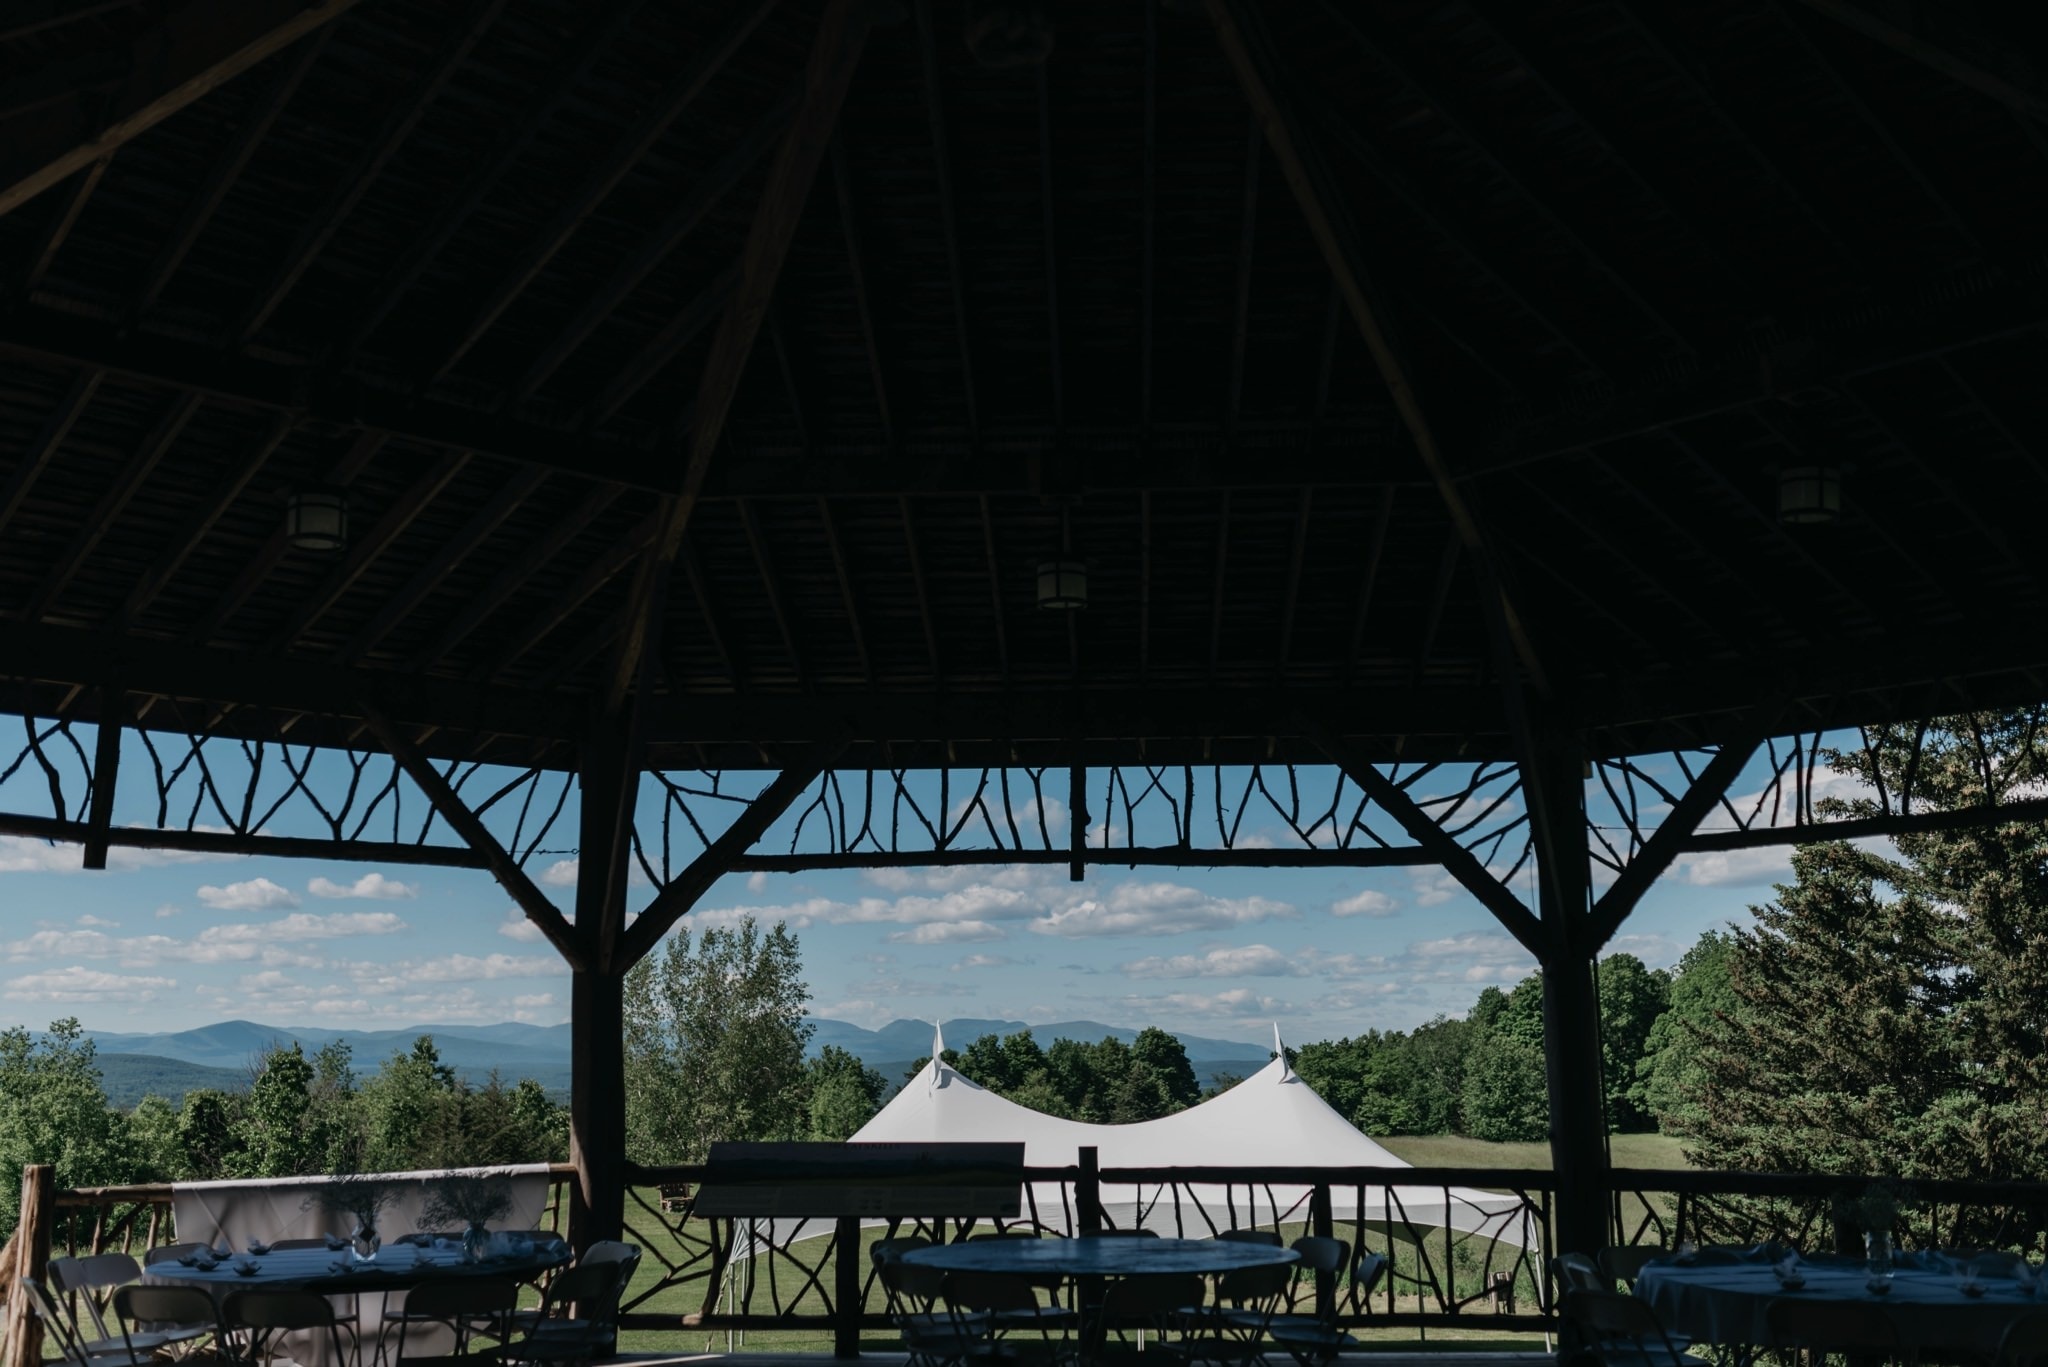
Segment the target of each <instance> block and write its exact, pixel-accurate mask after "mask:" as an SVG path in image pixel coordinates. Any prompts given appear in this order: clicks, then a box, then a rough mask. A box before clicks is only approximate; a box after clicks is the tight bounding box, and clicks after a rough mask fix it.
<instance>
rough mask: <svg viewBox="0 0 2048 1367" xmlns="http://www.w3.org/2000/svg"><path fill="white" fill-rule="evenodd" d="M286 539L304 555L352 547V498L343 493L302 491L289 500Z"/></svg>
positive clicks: (336, 490) (315, 489) (286, 505)
mask: <svg viewBox="0 0 2048 1367" xmlns="http://www.w3.org/2000/svg"><path fill="white" fill-rule="evenodd" d="M284 534H285V539H286V540H287V541H289V542H291V544H292V545H293V546H294V547H296V548H297V549H299V550H302V551H338V550H340V549H341V548H342V547H343V546H345V545H347V544H348V496H347V495H346V494H344V493H342V492H341V490H339V489H321V488H314V489H298V490H295V491H293V493H292V494H291V495H290V497H288V498H287V499H286V500H285V505H284Z"/></svg>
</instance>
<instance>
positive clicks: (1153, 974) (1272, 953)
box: [1117, 945, 1309, 978]
mask: <svg viewBox="0 0 2048 1367" xmlns="http://www.w3.org/2000/svg"><path fill="white" fill-rule="evenodd" d="M1117 968H1118V970H1119V971H1120V972H1121V973H1123V974H1124V976H1125V977H1128V978H1305V977H1307V976H1308V974H1309V968H1308V965H1307V963H1305V962H1304V961H1303V958H1302V956H1300V955H1293V954H1286V953H1283V952H1281V951H1280V950H1277V949H1275V948H1273V947H1272V946H1271V945H1239V946H1235V947H1232V948H1227V949H1212V950H1210V951H1209V952H1208V953H1206V954H1176V955H1173V956H1172V957H1170V958H1167V957H1160V956H1154V957H1151V958H1146V959H1134V960H1132V961H1131V962H1130V963H1126V964H1118V965H1117Z"/></svg>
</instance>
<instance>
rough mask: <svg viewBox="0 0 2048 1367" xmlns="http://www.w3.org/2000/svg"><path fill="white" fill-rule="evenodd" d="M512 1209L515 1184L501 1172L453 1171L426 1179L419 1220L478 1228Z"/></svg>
mask: <svg viewBox="0 0 2048 1367" xmlns="http://www.w3.org/2000/svg"><path fill="white" fill-rule="evenodd" d="M511 1213H512V1184H511V1183H510V1182H509V1181H507V1180H506V1179H505V1177H504V1176H503V1175H501V1174H492V1173H487V1172H451V1173H446V1174H443V1175H442V1176H440V1177H435V1178H431V1179H429V1180H428V1182H427V1199H426V1202H425V1204H424V1205H422V1207H421V1209H420V1222H421V1223H422V1225H424V1226H426V1227H429V1228H437V1227H454V1226H458V1225H459V1226H464V1227H467V1228H472V1229H474V1228H478V1227H481V1226H483V1225H487V1224H489V1223H490V1222H491V1221H493V1220H502V1219H504V1218H505V1217H506V1216H507V1215H509V1214H511Z"/></svg>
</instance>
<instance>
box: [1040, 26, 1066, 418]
mask: <svg viewBox="0 0 2048 1367" xmlns="http://www.w3.org/2000/svg"><path fill="white" fill-rule="evenodd" d="M1046 68H1047V64H1046V63H1044V62H1040V63H1039V64H1038V67H1037V71H1038V199H1039V205H1040V209H1041V212H1042V213H1043V216H1044V218H1045V325H1046V364H1047V366H1048V367H1049V368H1050V369H1051V371H1052V425H1053V430H1054V431H1055V432H1057V431H1058V430H1059V429H1061V428H1063V427H1065V426H1066V423H1067V369H1066V363H1065V362H1064V361H1063V360H1062V359H1061V357H1060V258H1059V223H1058V220H1057V219H1056V217H1055V216H1054V213H1053V194H1052V91H1051V89H1050V87H1049V84H1048V78H1047V76H1046Z"/></svg>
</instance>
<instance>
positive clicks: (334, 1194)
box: [304, 1172, 398, 1229]
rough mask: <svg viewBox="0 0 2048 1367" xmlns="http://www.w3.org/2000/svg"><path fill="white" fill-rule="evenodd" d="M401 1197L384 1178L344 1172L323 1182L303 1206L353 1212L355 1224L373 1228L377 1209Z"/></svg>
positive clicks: (350, 1213) (341, 1212) (330, 1211)
mask: <svg viewBox="0 0 2048 1367" xmlns="http://www.w3.org/2000/svg"><path fill="white" fill-rule="evenodd" d="M397 1199H398V1188H397V1187H396V1186H394V1185H393V1184H392V1183H390V1182H388V1181H386V1180H385V1179H383V1178H381V1177H373V1176H370V1175H368V1174H366V1173H359V1172H345V1173H339V1174H337V1175H336V1176H335V1177H334V1178H333V1179H332V1180H330V1181H326V1182H322V1183H321V1184H320V1185H319V1186H317V1187H315V1188H313V1190H312V1192H311V1193H310V1194H309V1195H308V1196H307V1197H306V1199H305V1202H304V1207H305V1208H306V1209H309V1210H310V1209H312V1208H313V1207H315V1206H318V1207H319V1208H320V1209H321V1210H324V1211H327V1212H328V1213H330V1214H335V1215H353V1216H355V1218H356V1224H357V1225H359V1226H360V1227H362V1228H364V1229H374V1228H376V1225H377V1212H378V1211H380V1210H383V1209H384V1208H385V1207H386V1206H389V1205H390V1204H392V1203H393V1202H394V1201H396V1200H397Z"/></svg>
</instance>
